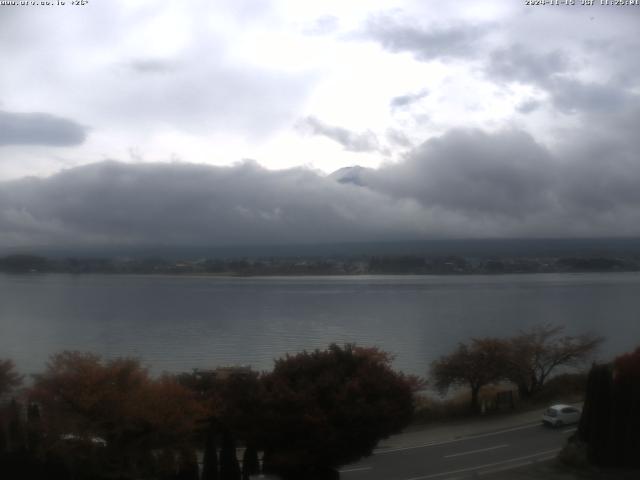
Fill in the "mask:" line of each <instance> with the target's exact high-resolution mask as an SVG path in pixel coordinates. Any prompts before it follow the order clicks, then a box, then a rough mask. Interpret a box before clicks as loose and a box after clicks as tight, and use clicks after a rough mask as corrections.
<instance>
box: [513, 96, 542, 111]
mask: <svg viewBox="0 0 640 480" xmlns="http://www.w3.org/2000/svg"><path fill="white" fill-rule="evenodd" d="M539 107H540V102H539V101H538V100H535V99H529V100H525V101H524V102H522V103H520V104H519V105H517V106H516V110H517V111H518V112H520V113H523V114H525V115H526V114H528V113H531V112H534V111H536V110H537V109H538V108H539Z"/></svg>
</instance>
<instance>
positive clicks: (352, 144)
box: [298, 117, 380, 152]
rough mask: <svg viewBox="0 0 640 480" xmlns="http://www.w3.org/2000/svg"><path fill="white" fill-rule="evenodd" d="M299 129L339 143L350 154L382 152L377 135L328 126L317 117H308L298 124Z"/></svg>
mask: <svg viewBox="0 0 640 480" xmlns="http://www.w3.org/2000/svg"><path fill="white" fill-rule="evenodd" d="M298 128H299V129H301V130H303V131H309V132H310V133H312V134H314V135H322V136H325V137H327V138H330V139H331V140H333V141H335V142H338V143H339V144H340V145H342V146H343V147H344V149H345V150H347V151H350V152H373V151H378V150H380V143H379V142H378V138H377V137H376V135H375V134H374V133H373V132H371V131H369V130H367V131H366V132H361V133H356V132H352V131H351V130H347V129H346V128H343V127H337V126H334V125H327V124H326V123H324V122H321V121H320V120H318V119H317V118H315V117H306V118H304V119H303V120H301V121H300V122H299V123H298Z"/></svg>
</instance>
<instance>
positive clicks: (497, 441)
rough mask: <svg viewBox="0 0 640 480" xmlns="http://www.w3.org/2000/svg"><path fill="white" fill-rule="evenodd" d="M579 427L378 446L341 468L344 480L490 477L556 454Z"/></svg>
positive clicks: (516, 430) (540, 427)
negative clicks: (361, 457) (394, 446)
mask: <svg viewBox="0 0 640 480" xmlns="http://www.w3.org/2000/svg"><path fill="white" fill-rule="evenodd" d="M574 431H575V426H567V427H564V428H559V429H552V428H549V427H546V426H543V425H542V424H540V423H539V422H536V423H534V424H527V425H521V426H518V427H512V428H508V429H504V430H499V431H496V432H490V433H483V434H480V435H473V436H469V437H465V438H460V439H456V440H449V441H446V442H434V443H429V444H425V445H416V446H411V447H403V448H395V449H393V448H391V449H388V450H382V451H378V452H377V453H376V454H375V455H373V456H371V457H369V458H366V459H364V460H362V461H361V462H359V463H356V464H353V465H349V466H346V467H344V468H342V469H341V470H340V472H341V476H340V478H341V479H344V480H361V479H362V480H428V479H435V480H448V479H469V478H481V477H484V478H490V477H491V473H495V472H499V471H504V470H508V469H510V468H516V467H519V466H522V465H525V464H528V463H532V462H540V461H545V460H549V459H551V458H553V457H555V456H556V455H557V453H558V451H559V450H560V448H561V447H562V446H563V445H564V444H565V442H566V441H567V438H568V436H569V435H570V434H571V433H572V432H574Z"/></svg>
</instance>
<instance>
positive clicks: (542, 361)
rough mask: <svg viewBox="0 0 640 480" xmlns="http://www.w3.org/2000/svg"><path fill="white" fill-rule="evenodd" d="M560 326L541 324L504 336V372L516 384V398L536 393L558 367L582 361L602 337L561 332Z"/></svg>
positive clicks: (528, 396) (585, 360) (577, 363)
mask: <svg viewBox="0 0 640 480" xmlns="http://www.w3.org/2000/svg"><path fill="white" fill-rule="evenodd" d="M563 331H564V328H563V327H560V326H553V325H541V326H536V327H533V328H531V329H530V330H528V331H524V332H521V333H520V334H518V335H516V336H515V337H512V338H510V339H508V345H509V351H510V355H509V359H508V363H507V367H508V368H507V371H506V376H507V378H509V380H511V381H512V382H513V383H514V384H515V385H516V386H517V387H518V393H519V394H520V398H530V397H532V396H534V395H535V394H536V393H538V392H539V391H540V390H541V389H542V388H543V387H544V384H545V382H546V381H547V380H548V379H549V377H550V376H551V375H552V373H553V372H554V371H556V370H557V369H558V368H560V367H577V366H580V365H584V364H585V362H587V361H588V360H589V359H590V358H591V357H592V355H593V354H594V353H595V351H596V349H597V348H598V346H599V345H600V344H601V343H602V341H603V339H602V338H601V337H599V336H597V335H594V334H591V333H587V334H583V335H578V336H571V335H562V332H563Z"/></svg>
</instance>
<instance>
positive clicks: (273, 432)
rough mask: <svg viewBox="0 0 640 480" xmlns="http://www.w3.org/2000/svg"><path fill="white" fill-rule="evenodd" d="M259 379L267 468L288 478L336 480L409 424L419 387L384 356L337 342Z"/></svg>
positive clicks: (280, 364) (289, 360)
mask: <svg viewBox="0 0 640 480" xmlns="http://www.w3.org/2000/svg"><path fill="white" fill-rule="evenodd" d="M263 382H264V385H265V407H264V408H265V410H266V415H265V417H264V422H263V428H262V432H263V434H264V436H263V438H262V439H261V440H262V441H261V445H262V446H263V448H264V449H265V455H264V469H265V471H268V472H270V473H278V474H280V475H281V476H282V477H284V478H286V479H288V478H296V479H299V478H307V479H311V478H320V476H319V475H320V474H321V473H320V472H322V474H325V473H326V474H328V475H331V476H335V470H332V469H334V468H336V467H338V466H340V465H344V464H347V463H350V462H353V461H356V460H358V459H360V458H362V457H364V456H366V455H370V454H371V452H372V450H373V448H374V447H375V446H376V444H377V442H378V441H379V440H380V439H382V438H385V437H387V436H389V435H391V434H393V433H396V432H399V431H400V430H401V429H402V428H404V427H405V426H406V425H407V424H408V423H409V421H410V419H411V416H412V413H413V407H414V397H413V393H414V390H415V389H416V388H417V386H418V381H417V379H415V378H413V377H407V376H405V375H403V374H401V373H397V372H395V371H393V370H392V368H391V357H390V356H389V355H388V354H387V353H385V352H382V351H380V350H378V349H376V348H360V347H356V346H354V345H345V346H344V347H340V346H338V345H335V344H333V345H331V346H329V348H328V349H327V350H315V351H313V352H303V353H300V354H297V355H293V356H290V355H287V356H286V357H285V358H282V359H279V360H277V361H276V363H275V367H274V369H273V371H272V372H271V373H270V374H268V375H266V376H265V377H264V379H263ZM329 472H332V473H329Z"/></svg>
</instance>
